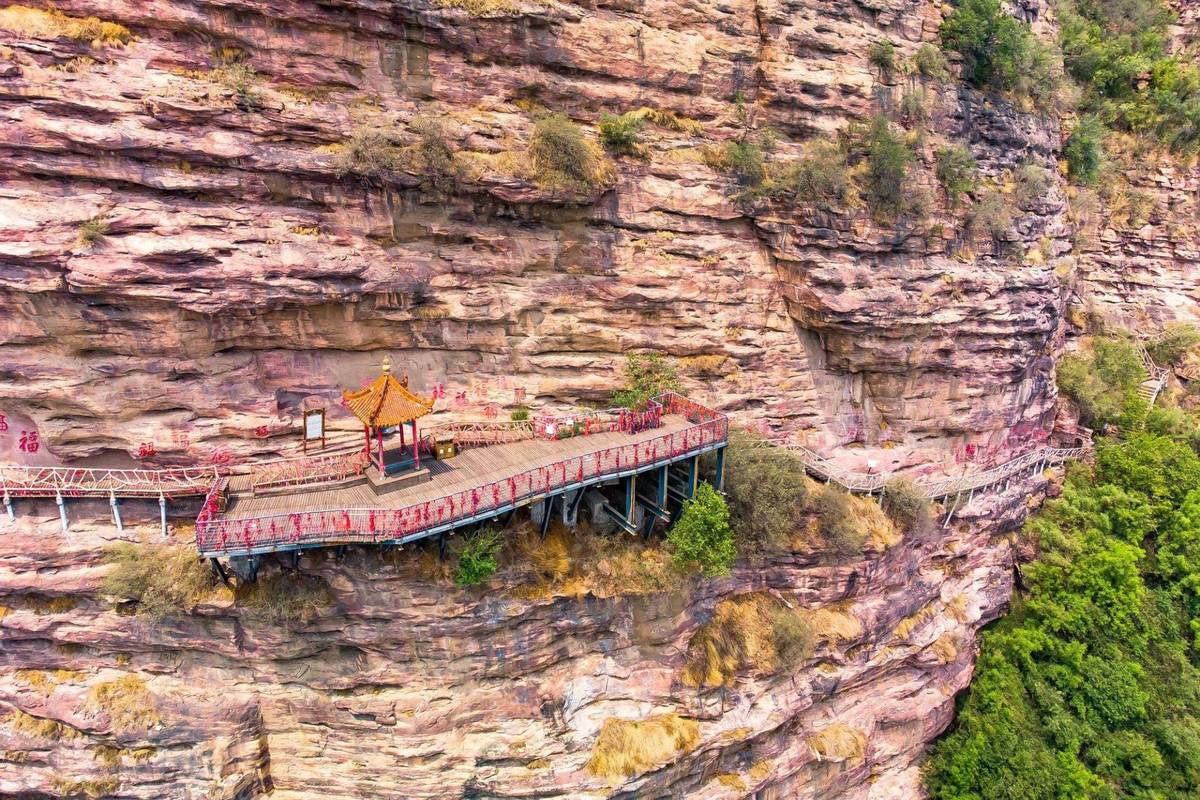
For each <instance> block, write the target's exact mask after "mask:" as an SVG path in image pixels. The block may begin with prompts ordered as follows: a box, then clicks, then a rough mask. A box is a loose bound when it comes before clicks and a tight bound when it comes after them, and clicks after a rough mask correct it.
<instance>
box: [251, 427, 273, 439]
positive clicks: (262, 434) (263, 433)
mask: <svg viewBox="0 0 1200 800" xmlns="http://www.w3.org/2000/svg"><path fill="white" fill-rule="evenodd" d="M269 433H270V431H269V430H267V426H266V425H259V426H258V427H257V428H255V429H254V435H255V436H257V437H258V438H260V439H265V438H267V434H269Z"/></svg>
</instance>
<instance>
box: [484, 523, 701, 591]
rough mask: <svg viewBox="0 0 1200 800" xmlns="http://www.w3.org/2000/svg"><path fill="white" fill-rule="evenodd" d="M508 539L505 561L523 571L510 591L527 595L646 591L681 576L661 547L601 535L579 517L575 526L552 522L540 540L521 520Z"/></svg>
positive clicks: (665, 586) (665, 587)
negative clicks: (572, 528) (518, 584)
mask: <svg viewBox="0 0 1200 800" xmlns="http://www.w3.org/2000/svg"><path fill="white" fill-rule="evenodd" d="M507 545H508V546H507V547H506V548H505V552H504V554H503V555H502V558H504V559H505V561H506V562H507V566H508V567H509V568H510V569H513V570H518V571H524V573H525V574H524V575H519V576H518V577H519V578H520V579H521V583H522V586H521V588H520V589H518V590H517V591H516V592H515V594H516V595H517V596H519V597H523V598H525V599H529V600H538V599H545V598H548V597H559V596H568V597H582V596H583V595H586V594H589V593H590V594H594V595H596V596H597V597H615V596H622V595H639V594H651V593H654V592H662V591H666V590H668V589H672V588H675V587H678V586H679V584H680V582H681V580H682V578H681V576H680V573H679V571H678V569H677V568H676V567H675V564H674V562H672V560H671V557H670V555H669V554H668V553H667V552H666V550H665V549H663V548H662V547H655V546H647V544H646V543H645V542H643V541H642V540H641V539H639V538H637V537H633V536H623V535H620V534H617V535H612V536H601V535H598V534H596V533H593V532H592V531H591V530H590V528H588V527H587V525H586V524H585V523H582V522H581V523H580V525H579V526H578V527H577V528H576V529H575V530H574V531H572V530H570V529H568V528H566V527H565V526H563V525H561V524H559V523H557V522H554V523H552V524H551V526H550V530H549V531H548V532H547V534H546V538H545V540H542V539H541V538H540V537H539V536H538V532H537V530H536V528H534V527H533V526H532V525H526V526H524V527H522V528H520V529H518V530H515V531H510V532H509V534H508V537H507Z"/></svg>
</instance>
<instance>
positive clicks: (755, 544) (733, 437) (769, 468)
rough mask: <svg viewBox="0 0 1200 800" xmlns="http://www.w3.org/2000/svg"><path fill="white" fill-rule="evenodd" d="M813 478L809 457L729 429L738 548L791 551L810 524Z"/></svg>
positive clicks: (729, 480)
mask: <svg viewBox="0 0 1200 800" xmlns="http://www.w3.org/2000/svg"><path fill="white" fill-rule="evenodd" d="M809 483H810V481H809V479H808V476H807V474H806V472H805V469H804V464H803V462H801V461H800V459H798V458H796V457H795V456H794V455H793V454H791V453H789V452H788V451H787V450H785V449H783V448H782V447H777V446H775V445H773V444H770V443H769V442H766V441H764V440H763V439H761V438H760V437H758V436H756V435H754V434H752V433H749V432H747V431H743V430H736V429H735V430H731V431H730V432H729V446H728V448H727V449H726V451H725V494H726V497H727V499H728V502H729V517H730V525H731V526H732V528H733V534H734V540H735V541H736V542H737V547H738V550H739V551H741V552H742V553H745V554H746V555H747V556H749V557H751V558H759V557H762V556H765V555H769V554H771V553H778V552H785V551H787V550H789V549H790V547H791V540H792V537H794V536H796V535H797V534H799V533H800V532H801V530H802V528H803V526H804V522H805V519H804V515H805V510H806V507H807V505H808V484H809Z"/></svg>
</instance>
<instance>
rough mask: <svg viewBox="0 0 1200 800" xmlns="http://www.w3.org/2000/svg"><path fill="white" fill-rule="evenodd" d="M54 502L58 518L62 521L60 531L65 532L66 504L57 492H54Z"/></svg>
mask: <svg viewBox="0 0 1200 800" xmlns="http://www.w3.org/2000/svg"><path fill="white" fill-rule="evenodd" d="M54 502H56V503H58V519H59V521H60V522H61V523H62V532H63V533H66V532H67V504H66V502H65V501H64V500H63V496H62V494H61V493H59V492H55V493H54Z"/></svg>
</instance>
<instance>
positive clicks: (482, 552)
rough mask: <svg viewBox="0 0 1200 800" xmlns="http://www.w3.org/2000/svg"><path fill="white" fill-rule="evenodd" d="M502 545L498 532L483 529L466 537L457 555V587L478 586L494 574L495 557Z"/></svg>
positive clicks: (501, 538) (496, 565) (495, 567)
mask: <svg viewBox="0 0 1200 800" xmlns="http://www.w3.org/2000/svg"><path fill="white" fill-rule="evenodd" d="M503 545H504V538H503V536H502V535H501V534H500V531H497V530H494V529H492V528H485V529H483V530H481V531H479V532H477V533H474V534H472V535H471V536H469V537H467V539H466V540H465V541H464V542H463V545H462V549H461V550H460V551H459V554H458V569H457V570H456V571H455V573H454V582H455V583H457V584H458V585H459V586H478V585H479V584H481V583H483V582H484V581H486V580H487V579H488V578H490V577H492V575H493V574H495V572H496V569H497V567H499V562H498V561H497V560H496V556H497V555H499V553H500V548H501V547H502V546H503Z"/></svg>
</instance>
